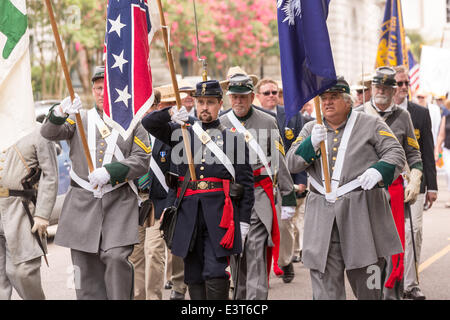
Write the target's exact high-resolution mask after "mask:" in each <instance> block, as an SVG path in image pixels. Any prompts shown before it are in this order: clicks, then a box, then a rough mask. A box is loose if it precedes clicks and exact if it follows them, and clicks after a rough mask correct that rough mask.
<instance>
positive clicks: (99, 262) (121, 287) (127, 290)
mask: <svg viewBox="0 0 450 320" xmlns="http://www.w3.org/2000/svg"><path fill="white" fill-rule="evenodd" d="M132 251H133V246H125V247H117V248H112V249H109V250H107V251H103V250H100V251H99V252H98V253H87V252H83V251H78V250H74V249H71V250H70V253H71V255H72V263H73V266H74V276H75V286H76V288H75V292H76V295H77V299H78V300H130V299H133V295H134V293H133V282H134V270H133V265H132V264H131V263H130V262H129V261H128V257H129V256H130V255H131V252H132Z"/></svg>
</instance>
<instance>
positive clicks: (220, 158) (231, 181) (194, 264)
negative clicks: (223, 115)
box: [142, 80, 254, 300]
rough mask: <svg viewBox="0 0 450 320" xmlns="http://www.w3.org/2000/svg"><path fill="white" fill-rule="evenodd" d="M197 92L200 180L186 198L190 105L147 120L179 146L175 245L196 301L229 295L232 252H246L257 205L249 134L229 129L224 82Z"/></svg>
mask: <svg viewBox="0 0 450 320" xmlns="http://www.w3.org/2000/svg"><path fill="white" fill-rule="evenodd" d="M194 97H195V99H196V102H197V115H198V117H199V119H200V121H201V122H195V124H194V125H192V126H189V127H188V128H187V130H188V133H189V136H190V141H191V144H190V147H191V150H193V155H194V162H195V164H196V166H195V174H196V178H197V180H193V181H190V182H189V183H188V184H187V189H186V191H185V193H184V197H183V198H182V199H180V190H181V186H183V181H184V179H187V178H190V172H189V169H188V164H187V163H188V162H187V159H185V158H184V159H183V157H182V156H181V155H180V151H182V149H183V147H182V146H183V141H182V135H181V132H180V130H179V129H180V125H182V124H184V123H185V122H186V121H187V120H188V113H187V111H186V109H185V108H184V107H182V108H181V109H180V110H178V109H177V107H176V106H174V107H172V108H166V109H163V110H161V111H154V112H152V113H151V114H149V115H147V116H146V117H145V118H144V119H143V120H142V124H143V125H144V127H145V128H146V129H147V130H148V131H149V132H150V133H151V134H152V135H153V136H155V137H156V138H157V139H160V140H161V141H163V142H164V143H166V144H168V145H170V146H172V147H173V149H172V161H173V163H175V164H177V165H178V174H179V182H178V195H179V196H178V200H177V201H181V204H180V207H179V209H178V218H177V222H176V226H175V232H174V236H173V245H172V248H171V249H172V253H173V254H174V255H177V256H180V257H183V258H184V281H185V282H186V283H187V285H188V290H189V295H190V297H191V299H194V300H204V299H208V300H211V299H212V300H214V299H215V300H226V299H228V293H229V285H230V281H229V275H228V273H227V272H226V271H225V269H226V268H227V267H228V264H229V257H230V256H231V255H237V254H240V253H241V251H242V242H243V238H244V239H245V236H246V233H247V232H248V228H249V223H250V212H251V209H252V207H253V204H254V195H253V175H252V169H251V166H250V164H249V160H248V156H249V155H248V153H249V152H248V148H247V147H246V144H245V140H244V136H243V135H240V134H237V133H233V132H231V131H230V130H227V129H226V128H225V127H224V126H222V125H221V123H220V121H219V119H218V113H219V111H220V108H221V107H222V104H223V101H222V89H221V88H220V84H219V82H218V81H216V80H210V81H205V82H200V83H197V86H196V91H195V94H194ZM171 120H173V121H174V122H176V123H173V122H171ZM180 147H181V148H180ZM184 154H185V153H184ZM177 157H178V158H177Z"/></svg>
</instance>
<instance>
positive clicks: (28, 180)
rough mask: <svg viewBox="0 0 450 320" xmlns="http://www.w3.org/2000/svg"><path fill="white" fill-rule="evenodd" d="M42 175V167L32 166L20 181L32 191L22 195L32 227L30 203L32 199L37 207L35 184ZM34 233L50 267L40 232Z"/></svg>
mask: <svg viewBox="0 0 450 320" xmlns="http://www.w3.org/2000/svg"><path fill="white" fill-rule="evenodd" d="M40 177H41V169H40V168H31V169H30V172H29V173H28V174H27V175H26V176H25V177H24V178H23V179H22V180H21V181H20V183H21V184H22V186H23V189H24V190H27V191H32V192H29V196H25V195H24V196H23V197H22V205H23V207H24V209H25V212H26V213H27V217H28V220H30V224H31V227H33V224H34V219H33V215H32V214H31V211H30V206H29V204H30V201H31V202H32V203H33V205H34V206H35V207H36V201H37V198H36V196H37V190H36V189H35V188H34V186H35V185H36V184H37V183H38V182H39V179H40ZM33 235H34V237H35V239H36V241H37V243H38V245H39V247H40V248H41V250H42V253H43V254H44V260H45V263H46V264H47V267H49V264H48V260H47V256H46V253H45V249H44V245H43V244H42V240H41V237H40V236H39V233H38V232H35V233H34V234H33Z"/></svg>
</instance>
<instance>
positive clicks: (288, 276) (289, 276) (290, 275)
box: [281, 262, 295, 283]
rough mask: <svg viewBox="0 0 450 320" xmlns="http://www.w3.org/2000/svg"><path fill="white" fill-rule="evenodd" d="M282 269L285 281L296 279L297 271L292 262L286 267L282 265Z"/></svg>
mask: <svg viewBox="0 0 450 320" xmlns="http://www.w3.org/2000/svg"><path fill="white" fill-rule="evenodd" d="M281 270H283V275H282V278H283V282H284V283H289V282H291V281H292V280H293V279H294V276H295V273H294V265H293V264H292V262H291V263H289V264H288V265H287V266H285V267H281Z"/></svg>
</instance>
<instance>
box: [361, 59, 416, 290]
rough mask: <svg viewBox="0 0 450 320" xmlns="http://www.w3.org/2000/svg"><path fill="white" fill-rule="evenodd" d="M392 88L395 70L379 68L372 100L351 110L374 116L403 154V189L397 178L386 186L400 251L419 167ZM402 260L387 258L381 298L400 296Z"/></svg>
mask: <svg viewBox="0 0 450 320" xmlns="http://www.w3.org/2000/svg"><path fill="white" fill-rule="evenodd" d="M396 88H397V82H396V80H395V70H394V69H393V68H391V67H379V68H378V69H377V70H376V73H375V75H374V77H373V79H372V99H371V100H370V101H369V102H367V103H366V104H364V105H363V106H360V107H358V108H356V109H355V110H356V111H361V112H364V113H367V114H372V115H375V116H376V117H378V118H379V119H382V120H383V121H384V122H386V124H387V125H389V128H390V129H391V130H392V132H393V133H394V134H395V137H396V138H397V140H398V141H399V142H400V144H401V145H402V148H403V150H404V152H405V155H406V162H405V163H403V167H402V172H403V173H404V174H405V178H406V181H407V185H406V186H404V185H405V181H404V179H403V176H399V177H398V178H397V179H396V180H395V181H394V182H393V183H392V185H391V186H390V187H389V194H390V202H391V210H392V214H393V217H394V220H395V224H396V226H397V231H398V234H399V236H400V240H401V242H402V246H403V248H404V246H405V209H407V210H408V209H409V203H414V202H415V201H416V198H417V196H418V195H419V193H420V183H421V179H422V172H423V164H422V157H421V153H420V146H419V143H418V142H417V139H416V136H415V133H414V126H413V123H412V120H411V116H410V114H409V112H408V111H407V110H404V109H402V108H400V107H399V106H398V105H396V104H395V103H394V101H393V98H394V95H395V91H396ZM409 211H410V210H409ZM403 261H404V253H403V252H402V253H400V254H398V255H394V256H392V257H389V259H388V265H387V271H388V274H387V276H388V278H387V280H386V283H385V287H386V289H385V290H384V298H385V299H402V297H403V288H402V287H403V273H404V262H403Z"/></svg>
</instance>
